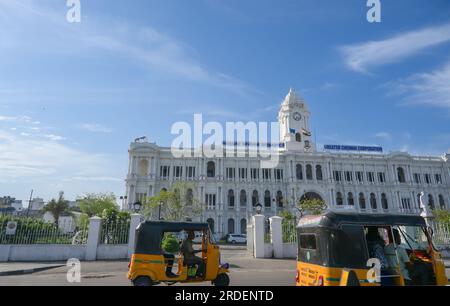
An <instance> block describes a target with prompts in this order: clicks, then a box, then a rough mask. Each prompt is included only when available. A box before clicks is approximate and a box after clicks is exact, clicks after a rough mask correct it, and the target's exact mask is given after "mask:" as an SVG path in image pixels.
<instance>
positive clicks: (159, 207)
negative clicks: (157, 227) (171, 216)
mask: <svg viewBox="0 0 450 306" xmlns="http://www.w3.org/2000/svg"><path fill="white" fill-rule="evenodd" d="M163 204H164V203H163V202H162V201H161V202H159V205H158V220H161V206H162V205H163Z"/></svg>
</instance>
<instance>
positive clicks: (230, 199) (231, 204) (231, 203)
mask: <svg viewBox="0 0 450 306" xmlns="http://www.w3.org/2000/svg"><path fill="white" fill-rule="evenodd" d="M228 206H229V207H234V191H233V190H232V189H230V190H228Z"/></svg>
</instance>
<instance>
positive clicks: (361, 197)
mask: <svg viewBox="0 0 450 306" xmlns="http://www.w3.org/2000/svg"><path fill="white" fill-rule="evenodd" d="M359 208H361V209H366V198H365V197H364V193H362V192H361V193H360V194H359Z"/></svg>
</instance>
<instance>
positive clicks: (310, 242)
mask: <svg viewBox="0 0 450 306" xmlns="http://www.w3.org/2000/svg"><path fill="white" fill-rule="evenodd" d="M300 248H302V249H304V250H316V249H317V241H316V235H313V234H301V235H300Z"/></svg>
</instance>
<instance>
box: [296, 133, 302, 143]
mask: <svg viewBox="0 0 450 306" xmlns="http://www.w3.org/2000/svg"><path fill="white" fill-rule="evenodd" d="M295 141H296V142H302V135H301V134H300V133H297V134H295Z"/></svg>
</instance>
